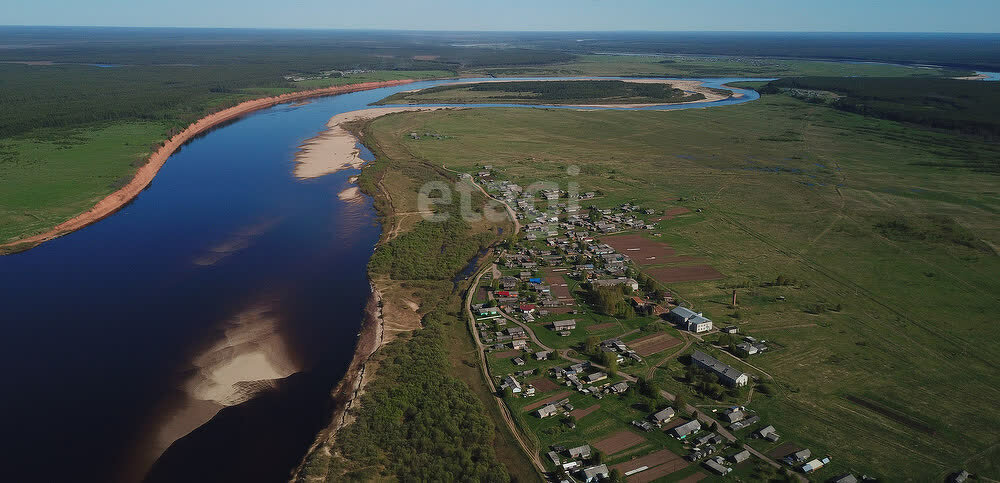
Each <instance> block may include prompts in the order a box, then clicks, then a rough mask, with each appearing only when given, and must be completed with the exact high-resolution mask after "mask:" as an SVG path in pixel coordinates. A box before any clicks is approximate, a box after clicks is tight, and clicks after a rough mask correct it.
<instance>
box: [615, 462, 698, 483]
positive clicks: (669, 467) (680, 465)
mask: <svg viewBox="0 0 1000 483" xmlns="http://www.w3.org/2000/svg"><path fill="white" fill-rule="evenodd" d="M687 466H688V462H687V461H684V460H682V459H678V460H673V461H668V462H666V463H663V464H662V465H660V466H657V467H656V468H650V469H648V470H646V471H642V472H639V473H636V474H634V475H632V476H629V477H628V481H629V483H648V482H650V481H653V480H656V479H659V478H663V477H664V476H666V475H669V474H670V473H673V472H675V471H680V470H683V469H684V468H687Z"/></svg>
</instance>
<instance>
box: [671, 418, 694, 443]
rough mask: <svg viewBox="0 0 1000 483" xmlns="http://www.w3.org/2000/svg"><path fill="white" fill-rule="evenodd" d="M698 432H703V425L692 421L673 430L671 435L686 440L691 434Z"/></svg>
mask: <svg viewBox="0 0 1000 483" xmlns="http://www.w3.org/2000/svg"><path fill="white" fill-rule="evenodd" d="M698 431H701V423H699V422H698V420H697V419H692V420H691V421H688V422H686V423H684V424H682V425H680V426H677V427H676V428H674V429H671V430H670V433H671V434H673V435H674V436H675V437H677V438H678V439H684V438H686V437H688V436H690V435H691V434H694V433H697V432H698Z"/></svg>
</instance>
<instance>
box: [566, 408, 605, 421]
mask: <svg viewBox="0 0 1000 483" xmlns="http://www.w3.org/2000/svg"><path fill="white" fill-rule="evenodd" d="M598 409H601V405H600V404H595V405H593V406H591V407H589V408H585V409H574V410H572V411H570V412H569V415H570V416H573V417H574V418H576V420H577V421H579V420H580V419H581V418H583V417H584V416H586V415H588V414H590V413H592V412H594V411H597V410H598Z"/></svg>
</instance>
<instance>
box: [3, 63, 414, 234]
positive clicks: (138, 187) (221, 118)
mask: <svg viewBox="0 0 1000 483" xmlns="http://www.w3.org/2000/svg"><path fill="white" fill-rule="evenodd" d="M411 82H414V81H413V80H410V79H407V80H395V81H381V82H365V83H361V84H351V85H346V86H335V87H326V88H322V89H313V90H308V91H300V92H293V93H289V94H282V95H280V96H274V97H265V98H261V99H255V100H252V101H246V102H243V103H240V104H237V105H236V106H233V107H230V108H228V109H224V110H222V111H219V112H216V113H214V114H210V115H208V116H205V117H203V118H201V119H199V120H198V121H196V122H195V123H193V124H191V125H189V126H188V127H187V128H186V129H184V131H182V132H181V133H180V134H177V135H175V136H173V137H171V138H170V139H168V140H167V141H166V142H165V143H164V144H163V146H161V147H160V148H159V149H158V150H156V152H155V153H153V154H152V155H151V156H150V157H149V161H148V162H147V163H146V164H145V165H143V166H142V167H141V168H139V169H138V170H137V171H136V173H135V176H133V177H132V180H131V181H129V183H128V184H127V185H125V187H123V188H121V189H119V190H118V191H115V192H114V193H111V194H110V195H108V196H107V197H105V198H104V199H102V200H101V201H98V202H97V204H96V205H94V206H93V208H91V209H90V210H88V211H86V212H85V213H81V214H79V215H77V216H75V217H73V218H71V219H69V220H67V221H65V222H63V223H60V224H59V225H57V226H56V227H55V228H52V229H51V230H49V231H46V232H44V233H41V234H38V235H34V236H31V237H28V238H23V239H21V240H17V241H13V242H8V243H5V244H0V253H3V252H5V251H19V250H24V249H28V248H31V247H34V246H37V245H38V244H40V243H44V242H46V241H48V240H51V239H53V238H57V237H59V236H62V235H65V234H67V233H70V232H73V231H75V230H79V229H80V228H83V227H85V226H87V225H90V224H91V223H95V222H97V221H100V220H102V219H103V218H105V217H107V216H109V215H111V214H113V213H114V212H116V211H118V210H119V209H121V207H123V206H125V204H126V203H128V202H129V201H131V200H132V199H133V198H135V197H136V196H138V195H139V193H141V192H142V190H144V189H145V188H146V187H147V186H149V183H151V182H152V181H153V178H154V177H155V176H156V173H157V172H159V171H160V168H162V167H163V165H164V163H166V162H167V159H168V158H169V157H170V155H171V154H173V153H174V151H176V150H177V149H178V148H179V147H181V146H182V145H184V143H186V142H187V141H189V140H191V139H192V138H194V137H195V136H197V135H199V134H201V133H204V132H205V131H207V130H209V129H211V128H213V127H215V126H217V125H219V124H221V123H224V122H227V121H230V120H233V119H235V118H238V117H240V116H242V115H244V114H247V113H250V112H253V111H256V110H260V109H265V108H268V107H271V106H274V105H276V104H284V103H288V102H295V101H301V100H304V99H309V98H313V97H322V96H332V95H336V94H343V93H346V92H356V91H363V90H368V89H377V88H379V87H388V86H397V85H402V84H409V83H411ZM4 249H7V250H4ZM11 249H13V250H11Z"/></svg>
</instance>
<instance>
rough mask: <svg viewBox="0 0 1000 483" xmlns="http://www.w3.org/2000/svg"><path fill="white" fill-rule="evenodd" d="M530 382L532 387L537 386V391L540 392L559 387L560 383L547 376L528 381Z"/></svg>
mask: <svg viewBox="0 0 1000 483" xmlns="http://www.w3.org/2000/svg"><path fill="white" fill-rule="evenodd" d="M528 384H531V385H532V387H534V388H535V392H538V393H542V392H549V391H554V390H556V389H559V385H558V384H556V383H555V382H553V381H552V379H549V378H547V377H539V378H538V379H533V380H531V381H528Z"/></svg>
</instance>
